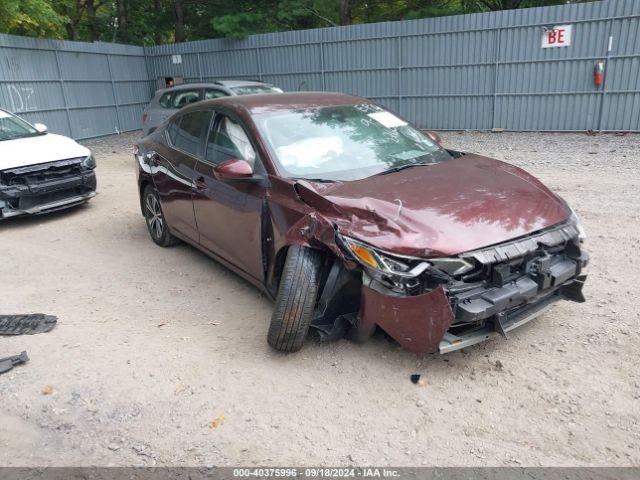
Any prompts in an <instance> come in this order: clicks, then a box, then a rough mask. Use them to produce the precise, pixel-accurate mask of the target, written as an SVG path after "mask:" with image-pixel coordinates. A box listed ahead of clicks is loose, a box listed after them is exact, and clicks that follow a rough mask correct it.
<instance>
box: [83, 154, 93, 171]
mask: <svg viewBox="0 0 640 480" xmlns="http://www.w3.org/2000/svg"><path fill="white" fill-rule="evenodd" d="M82 166H83V167H84V168H86V169H87V170H93V169H94V168H96V159H95V158H94V157H93V153H92V154H90V155H89V156H88V157H86V158H85V159H84V160H82Z"/></svg>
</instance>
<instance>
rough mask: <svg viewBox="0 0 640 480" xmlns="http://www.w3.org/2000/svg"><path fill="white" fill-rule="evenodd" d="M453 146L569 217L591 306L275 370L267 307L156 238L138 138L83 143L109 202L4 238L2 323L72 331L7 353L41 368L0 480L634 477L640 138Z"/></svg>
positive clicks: (517, 138)
mask: <svg viewBox="0 0 640 480" xmlns="http://www.w3.org/2000/svg"><path fill="white" fill-rule="evenodd" d="M443 137H444V140H445V144H446V145H448V146H451V147H453V148H459V149H462V150H468V151H473V152H478V153H482V154H487V155H490V156H495V157H497V158H500V159H503V160H506V161H509V162H512V163H515V164H517V165H519V166H522V167H525V168H526V169H528V170H529V171H531V172H532V173H534V174H535V175H537V176H539V177H540V178H541V179H542V180H543V181H544V182H546V183H547V184H548V185H549V186H550V187H551V188H552V189H553V190H555V191H557V192H559V193H560V194H561V195H563V196H564V197H565V198H566V199H567V200H568V201H570V203H571V204H573V205H574V206H575V207H576V208H577V210H578V211H579V212H580V214H581V215H582V217H583V219H584V221H585V224H586V228H587V232H588V234H589V240H588V250H589V251H590V253H591V255H592V264H591V266H590V267H589V274H590V278H589V281H588V285H587V287H586V292H585V293H586V295H587V297H588V301H587V303H586V304H582V305H579V304H573V303H568V302H564V303H562V304H559V305H557V306H556V307H555V308H554V309H552V310H551V311H550V312H548V313H547V314H545V315H544V316H542V317H540V318H538V319H537V320H535V321H533V322H531V323H529V324H528V325H526V326H524V327H522V328H520V329H518V330H517V331H515V332H514V333H513V334H512V335H511V334H510V338H509V339H508V340H506V341H505V340H502V339H498V340H493V341H490V342H487V343H484V344H482V345H479V346H476V347H473V348H469V349H468V350H466V351H463V352H456V353H453V354H450V355H447V356H429V357H427V358H425V359H417V358H416V357H415V356H413V355H412V354H410V353H408V352H406V351H403V350H401V349H400V348H399V347H398V346H397V345H395V344H394V343H391V342H390V341H388V340H387V339H386V338H384V337H376V338H374V339H373V340H372V341H370V342H369V343H367V344H365V345H355V344H352V343H349V342H347V341H344V340H343V341H338V342H335V343H330V344H319V343H315V342H311V343H310V344H308V345H307V346H305V348H304V349H303V350H302V351H301V352H299V353H297V354H293V355H287V356H285V355H282V354H278V353H275V352H274V351H272V350H270V349H269V348H268V346H267V344H266V340H265V337H266V331H267V327H268V322H269V318H270V314H271V309H272V305H271V303H270V302H269V301H268V300H267V299H265V298H264V297H262V296H261V295H260V294H259V293H258V291H256V290H255V289H254V288H252V287H251V286H250V285H248V284H247V283H245V282H244V281H243V280H241V279H240V278H239V277H237V276H235V275H234V274H232V273H231V272H229V271H227V270H226V269H225V268H223V267H222V266H220V265H218V264H217V263H216V262H214V261H211V260H209V259H208V258H207V257H205V256H204V255H202V254H201V253H199V252H198V251H196V250H195V249H194V248H191V247H188V246H186V245H181V246H178V247H175V248H172V249H161V248H159V247H156V246H155V245H154V244H153V243H152V242H151V241H150V239H149V238H148V235H147V232H146V229H145V225H144V222H143V220H142V218H141V216H140V213H139V208H138V202H137V195H136V187H135V178H134V168H133V162H132V158H131V149H130V145H131V144H132V142H134V140H135V138H136V134H126V135H122V136H119V137H111V138H104V139H100V140H95V141H91V142H87V143H88V145H89V146H91V147H92V148H93V149H94V150H95V153H96V156H97V160H98V164H99V166H98V175H99V183H100V186H99V191H100V195H99V196H98V197H97V198H95V199H94V200H93V201H91V202H90V204H89V205H87V206H85V207H81V208H78V209H75V210H73V211H68V212H64V213H58V214H53V215H50V216H46V217H38V218H32V219H17V220H13V221H8V222H5V223H3V224H2V225H1V226H0V232H1V233H0V248H1V251H2V252H4V255H3V259H2V262H1V263H0V278H2V279H3V284H4V288H3V292H2V294H3V295H2V310H3V311H4V312H6V313H24V312H45V313H50V314H55V315H57V316H58V317H59V319H60V320H59V325H58V326H57V327H56V328H55V329H54V330H53V331H52V332H50V333H46V334H40V335H33V336H21V337H14V338H11V337H3V338H0V357H2V356H4V355H8V354H15V353H19V352H20V351H21V350H27V351H28V353H29V355H30V357H31V361H30V362H29V363H28V364H26V365H24V366H20V367H17V368H15V369H14V370H13V371H11V372H9V373H8V374H5V375H2V376H0V465H5V466H7V465H14V466H15V465H21V466H35V465H55V466H62V465H100V466H103V465H123V466H125V465H203V464H204V465H210V464H215V465H236V464H243V465H253V464H258V465H309V464H315V465H347V464H354V465H362V464H378V465H393V466H402V465H438V466H448V465H459V466H463V465H464V466H471V465H473V466H480V465H492V466H497V465H531V466H538V465H547V466H551V465H554V466H570V465H635V466H638V465H640V433H639V432H640V428H639V427H640V425H639V422H640V377H639V373H638V352H639V351H640V336H639V334H638V325H639V323H640V313H638V309H637V308H636V307H635V306H634V305H633V304H632V303H631V300H632V299H634V298H637V297H638V284H639V283H640V273H639V272H638V271H637V270H636V268H638V267H639V266H640V265H639V260H638V256H637V254H638V247H639V246H640V245H639V243H640V241H639V238H640V235H639V234H640V222H639V216H640V213H639V212H640V197H639V196H638V190H639V187H640V175H639V173H640V156H639V154H638V145H639V144H640V143H639V140H640V137H638V136H634V135H628V136H615V135H603V136H587V135H581V134H519V133H502V134H486V133H455V132H453V133H446V134H444V135H443ZM412 373H420V374H422V378H423V379H424V382H423V383H424V384H423V385H414V384H412V383H411V382H410V381H409V375H410V374H412Z"/></svg>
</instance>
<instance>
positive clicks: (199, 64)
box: [196, 52, 204, 82]
mask: <svg viewBox="0 0 640 480" xmlns="http://www.w3.org/2000/svg"><path fill="white" fill-rule="evenodd" d="M196 56H197V57H198V77H199V78H200V81H201V82H202V80H203V79H204V77H203V76H202V59H201V58H200V52H196Z"/></svg>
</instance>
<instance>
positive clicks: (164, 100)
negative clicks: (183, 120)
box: [158, 92, 173, 108]
mask: <svg viewBox="0 0 640 480" xmlns="http://www.w3.org/2000/svg"><path fill="white" fill-rule="evenodd" d="M172 96H173V92H168V93H165V94H164V95H162V96H161V97H160V100H158V103H159V104H160V106H161V107H162V108H171V97H172Z"/></svg>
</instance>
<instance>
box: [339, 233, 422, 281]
mask: <svg viewBox="0 0 640 480" xmlns="http://www.w3.org/2000/svg"><path fill="white" fill-rule="evenodd" d="M339 238H340V240H341V243H342V244H343V245H344V247H345V248H346V249H347V250H348V251H349V252H350V253H351V254H352V255H353V257H354V258H355V259H356V260H357V261H358V262H359V263H360V264H361V265H362V266H364V267H367V268H370V269H372V270H374V271H376V272H378V273H382V274H385V275H395V276H398V277H405V278H413V277H417V276H418V275H420V274H421V273H423V272H424V271H425V270H426V269H427V268H429V263H428V262H425V261H422V260H420V259H412V258H406V257H396V256H391V255H389V254H387V253H383V252H381V251H380V250H377V249H375V248H373V247H371V246H369V245H367V244H365V243H362V242H360V241H358V240H354V239H353V238H349V237H344V236H341V237H339Z"/></svg>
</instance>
